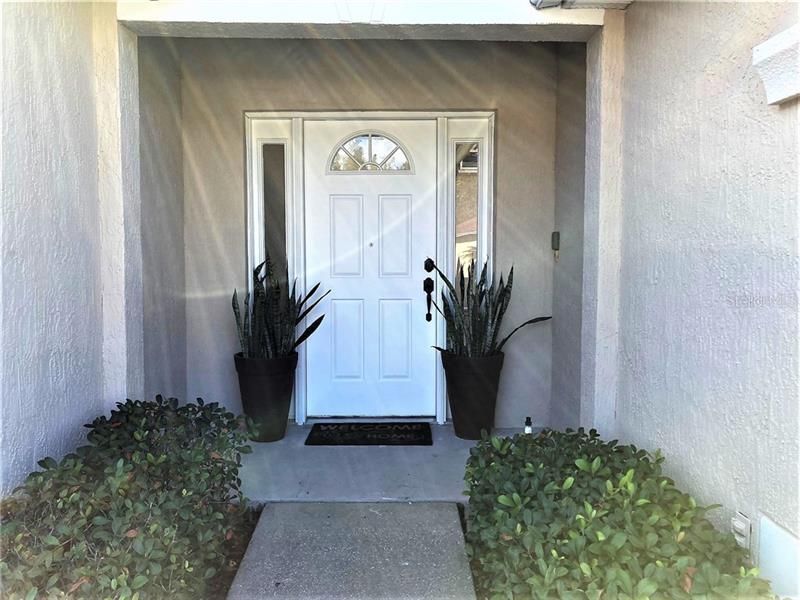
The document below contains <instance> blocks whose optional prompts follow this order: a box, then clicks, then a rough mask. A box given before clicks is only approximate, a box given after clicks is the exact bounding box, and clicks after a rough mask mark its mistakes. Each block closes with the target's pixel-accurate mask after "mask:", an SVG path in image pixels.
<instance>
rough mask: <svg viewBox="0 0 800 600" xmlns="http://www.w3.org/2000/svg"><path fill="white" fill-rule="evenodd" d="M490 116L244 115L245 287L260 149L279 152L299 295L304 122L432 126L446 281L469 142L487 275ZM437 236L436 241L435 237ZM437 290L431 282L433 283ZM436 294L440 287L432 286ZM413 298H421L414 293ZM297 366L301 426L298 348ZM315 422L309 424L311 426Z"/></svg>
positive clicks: (441, 385)
mask: <svg viewBox="0 0 800 600" xmlns="http://www.w3.org/2000/svg"><path fill="white" fill-rule="evenodd" d="M495 116H496V113H495V111H494V110H470V111H401V110H397V111H385V110H364V111H245V113H244V127H245V153H246V162H245V171H246V172H245V182H246V185H245V201H246V211H245V215H246V231H247V241H246V244H247V245H246V255H247V273H246V277H247V282H248V288H250V287H251V286H252V281H251V273H252V271H253V269H254V268H255V266H256V265H258V264H259V263H261V262H262V261H263V260H264V254H265V241H266V240H265V232H264V217H265V210H264V186H263V181H264V178H263V165H262V161H263V153H262V152H260V151H259V150H260V148H261V147H262V146H263V145H264V144H276V143H277V144H282V145H284V146H285V148H286V150H285V154H284V156H285V161H284V164H285V172H284V177H285V189H286V198H285V219H286V261H287V265H288V271H289V280H290V281H294V280H297V286H298V289H299V290H300V291H302V292H303V293H305V291H306V290H307V289H308V288H307V282H306V256H305V223H306V219H305V192H304V187H305V186H304V158H305V150H304V140H303V133H304V123H305V121H319V120H323V121H348V120H349V121H364V120H374V121H376V126H377V127H379V123H377V122H379V121H382V120H384V121H385V120H392V121H400V120H413V121H425V120H429V121H436V157H437V165H436V232H437V234H436V257H435V260H436V264H437V265H440V266H441V265H444V268H443V269H442V271H443V272H444V273H445V274H446V275H447V276H448V277H449V278H451V279H452V277H453V274H454V271H455V266H454V264H453V262H454V259H455V164H454V163H455V159H454V155H455V144H456V143H457V142H465V141H467V142H471V141H475V142H478V144H479V149H480V150H479V152H480V154H479V156H482V157H483V156H485V158H483V159H482V160H481V162H480V164H479V173H478V191H479V193H478V251H477V256H478V259H479V260H486V259H488V262H489V271H490V272H491V270H492V267H493V261H494V229H495V204H494V187H495V168H494V163H495V159H494V155H495ZM442 233H443V235H442ZM436 279H437V283H439V282H438V277H437V278H436ZM436 290H437V293H438V292H439V290H441V286H440V285H437V287H436ZM420 293H422V292H421V291H420ZM434 316H435V319H436V320H435V324H436V343H437V345H440V346H443V345H444V343H445V342H444V340H445V322H444V319H441V318H439V315H437V314H436V313H434ZM298 354H299V360H298V363H297V374H296V379H295V388H294V397H293V403H294V418H295V421H296V422H297V423H298V424H300V425H302V424H303V423H305V422H306V419H307V410H306V409H307V407H306V383H307V365H306V353H305V348H304V347H303V346H301V347H300V348H299V349H298ZM435 398H436V414H435V417H436V422H437V423H440V424H442V423H445V422H446V421H447V414H448V411H447V390H446V387H445V378H444V369H443V368H442V365H441V361H437V364H436V381H435ZM315 420H316V419H315Z"/></svg>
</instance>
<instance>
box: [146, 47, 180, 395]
mask: <svg viewBox="0 0 800 600" xmlns="http://www.w3.org/2000/svg"><path fill="white" fill-rule="evenodd" d="M180 73H181V72H180V59H179V56H178V50H177V48H176V45H175V42H174V40H171V39H167V38H142V39H141V40H140V42H139V90H140V97H139V106H140V135H141V199H142V200H141V201H142V271H143V310H144V336H143V337H144V390H145V397H146V398H148V399H150V398H152V397H153V396H155V394H159V393H160V394H164V395H165V396H175V397H177V398H180V399H181V400H186V294H185V290H186V285H185V257H184V243H183V225H184V213H183V202H184V196H183V140H182V133H181V74H180Z"/></svg>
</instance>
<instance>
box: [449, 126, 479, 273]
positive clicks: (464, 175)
mask: <svg viewBox="0 0 800 600" xmlns="http://www.w3.org/2000/svg"><path fill="white" fill-rule="evenodd" d="M480 159H481V157H480V145H479V144H478V142H456V144H455V161H454V165H455V170H456V172H455V192H456V240H455V243H456V260H457V261H458V262H460V263H461V264H462V265H464V266H466V265H469V264H470V263H471V262H472V261H473V260H475V259H476V257H477V254H478V194H479V185H478V184H479V172H480V169H479V168H478V167H479V166H480V165H479V162H478V161H479V160H480Z"/></svg>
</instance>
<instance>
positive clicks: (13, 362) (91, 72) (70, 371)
mask: <svg viewBox="0 0 800 600" xmlns="http://www.w3.org/2000/svg"><path fill="white" fill-rule="evenodd" d="M0 10H2V83H3V94H2V142H3V147H2V163H3V164H2V194H0V196H1V197H2V209H1V210H2V212H0V215H1V216H2V219H0V246H1V249H2V263H1V267H0V269H1V270H2V276H1V280H0V281H1V282H2V284H1V285H0V290H1V292H0V311H1V312H0V316H1V318H2V322H0V336H1V337H0V357H1V358H0V361H2V362H0V386H1V391H0V396H2V440H1V441H0V446H2V449H3V456H2V461H1V464H2V478H1V481H0V484H1V485H0V493H3V494H4V493H7V492H8V491H10V489H11V488H12V487H13V486H15V485H17V484H18V483H20V482H21V480H22V478H23V477H24V475H25V474H27V473H28V472H29V471H32V470H33V469H35V468H36V461H37V460H38V459H40V458H43V457H44V456H47V455H52V456H55V457H60V456H61V455H63V454H64V453H65V452H69V451H71V450H72V449H74V448H75V446H76V445H77V443H78V442H79V441H80V439H81V438H82V437H83V435H84V432H85V430H84V429H83V428H82V427H81V426H82V425H83V424H84V423H86V422H88V421H90V420H91V419H92V418H94V417H95V416H97V415H98V414H100V413H103V412H104V411H105V409H106V403H105V400H104V398H103V386H104V382H103V354H102V353H103V312H102V307H103V305H102V294H101V292H102V286H101V280H102V273H101V261H102V260H103V256H102V252H101V229H100V227H101V212H102V211H101V207H100V202H99V192H98V139H97V120H96V119H97V115H96V104H95V69H94V57H93V54H94V51H93V45H92V28H93V12H92V5H91V4H75V3H67V4H14V3H3V4H2V6H0Z"/></svg>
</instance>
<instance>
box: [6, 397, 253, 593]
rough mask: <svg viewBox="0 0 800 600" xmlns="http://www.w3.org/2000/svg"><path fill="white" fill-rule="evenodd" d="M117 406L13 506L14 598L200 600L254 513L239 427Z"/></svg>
mask: <svg viewBox="0 0 800 600" xmlns="http://www.w3.org/2000/svg"><path fill="white" fill-rule="evenodd" d="M117 406H118V409H117V410H115V411H112V413H111V416H110V418H106V417H100V418H98V419H96V420H95V421H94V422H93V423H92V424H91V425H87V427H89V428H90V429H91V431H90V432H89V434H88V440H89V442H90V443H91V445H90V446H84V447H82V448H79V449H78V450H77V451H76V452H75V453H74V454H70V455H68V456H67V457H65V458H64V460H62V461H61V463H56V461H55V460H53V459H52V458H46V459H44V460H42V461H40V462H39V465H40V466H41V467H42V469H43V470H42V471H38V472H35V473H31V475H29V476H28V478H27V480H26V482H25V484H24V485H23V486H21V487H20V488H18V489H17V490H16V491H15V493H14V494H13V495H12V496H11V497H10V498H9V499H7V500H5V501H4V503H3V512H4V518H3V526H2V530H0V542H1V543H2V550H0V576H2V579H3V586H4V597H7V598H10V599H13V598H33V597H63V596H65V595H66V596H69V597H78V598H115V599H120V600H121V599H126V598H131V599H134V600H135V599H138V598H142V599H146V598H163V597H166V596H170V597H174V598H198V597H202V596H203V594H204V593H205V592H206V591H207V589H208V585H209V582H210V580H211V579H212V578H214V577H215V575H217V573H218V572H219V571H220V570H221V569H223V568H224V567H225V561H226V558H225V556H226V553H225V550H226V545H227V544H228V541H229V540H231V538H232V537H233V535H235V531H236V527H237V524H238V522H239V521H240V520H241V519H243V513H244V507H245V502H244V498H243V497H242V494H241V491H240V484H241V482H240V481H239V479H238V469H239V466H240V458H241V456H240V455H241V453H243V452H248V451H249V447H247V446H245V436H244V435H243V432H241V431H240V428H239V422H238V421H237V419H236V418H235V417H234V416H233V415H232V414H231V413H229V412H226V411H225V410H224V409H222V408H220V407H219V406H218V405H217V404H216V403H210V404H204V403H203V401H202V400H200V399H198V401H197V404H187V405H184V406H178V401H177V400H175V399H170V400H164V399H163V398H161V397H160V396H159V397H157V398H156V401H155V402H141V401H136V402H134V401H130V400H128V401H127V402H126V403H124V404H122V403H120V404H118V405H117ZM234 500H235V501H237V502H236V503H234V502H232V501H234ZM37 594H38V596H37Z"/></svg>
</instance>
